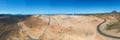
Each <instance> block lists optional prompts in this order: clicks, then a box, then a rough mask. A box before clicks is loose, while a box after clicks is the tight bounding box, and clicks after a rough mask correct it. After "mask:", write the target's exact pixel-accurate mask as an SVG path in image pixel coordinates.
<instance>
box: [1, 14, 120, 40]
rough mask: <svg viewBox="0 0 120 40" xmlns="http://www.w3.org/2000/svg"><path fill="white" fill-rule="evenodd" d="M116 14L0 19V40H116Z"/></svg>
mask: <svg viewBox="0 0 120 40" xmlns="http://www.w3.org/2000/svg"><path fill="white" fill-rule="evenodd" d="M119 17H120V14H119V13H111V14H107V13H106V14H82V15H74V16H73V15H52V16H48V15H29V16H28V15H24V16H18V15H16V16H1V17H0V40H120V26H119V25H120V23H119V22H120V18H119Z"/></svg>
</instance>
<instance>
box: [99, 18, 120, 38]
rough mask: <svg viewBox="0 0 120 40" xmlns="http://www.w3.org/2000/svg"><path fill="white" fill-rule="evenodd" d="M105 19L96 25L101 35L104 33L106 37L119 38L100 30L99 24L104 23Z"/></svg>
mask: <svg viewBox="0 0 120 40" xmlns="http://www.w3.org/2000/svg"><path fill="white" fill-rule="evenodd" d="M106 21H107V20H106V19H104V21H103V22H101V23H100V24H98V25H97V31H98V32H99V33H100V34H101V35H104V36H106V37H110V38H116V39H120V37H118V36H113V35H109V34H106V33H104V32H102V31H101V29H100V27H101V25H102V24H104V23H105V22H106Z"/></svg>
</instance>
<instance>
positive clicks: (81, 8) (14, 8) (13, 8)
mask: <svg viewBox="0 0 120 40" xmlns="http://www.w3.org/2000/svg"><path fill="white" fill-rule="evenodd" d="M113 10H117V11H120V0H0V14H74V13H77V14H85V13H103V12H111V11H113Z"/></svg>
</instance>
